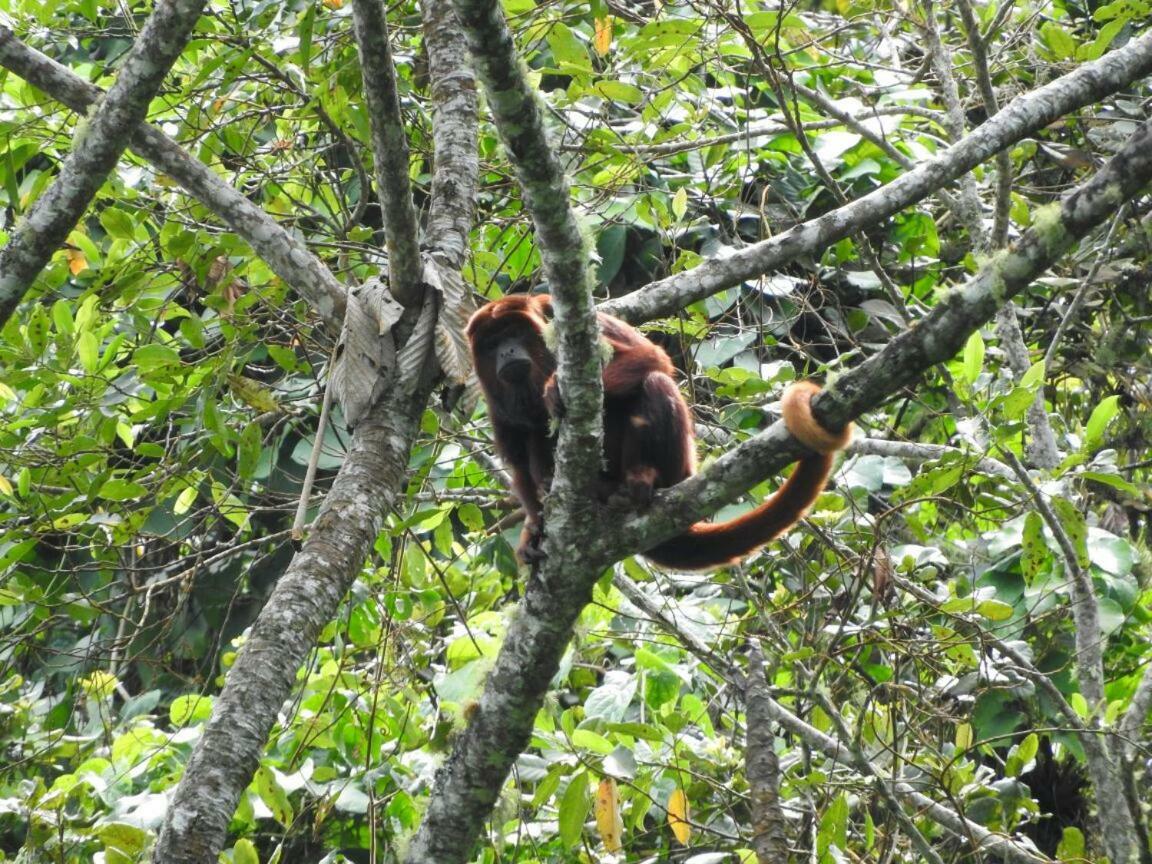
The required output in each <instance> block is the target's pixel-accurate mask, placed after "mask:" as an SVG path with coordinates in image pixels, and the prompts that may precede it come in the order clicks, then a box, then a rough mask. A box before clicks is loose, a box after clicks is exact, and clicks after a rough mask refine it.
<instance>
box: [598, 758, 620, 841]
mask: <svg viewBox="0 0 1152 864" xmlns="http://www.w3.org/2000/svg"><path fill="white" fill-rule="evenodd" d="M596 828H597V829H598V830H599V831H600V839H601V840H602V841H604V848H605V849H606V850H608V852H610V853H612V854H615V853H617V852H619V851H620V849H621V842H620V841H621V836H622V835H623V833H624V820H623V819H622V818H621V817H620V788H619V787H618V786H617V785H616V781H615V780H613V779H612V778H611V777H605V778H604V779H603V780H601V781H600V786H599V787H598V788H597V789H596Z"/></svg>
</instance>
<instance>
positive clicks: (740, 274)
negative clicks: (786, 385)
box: [600, 33, 1152, 322]
mask: <svg viewBox="0 0 1152 864" xmlns="http://www.w3.org/2000/svg"><path fill="white" fill-rule="evenodd" d="M1149 73H1152V33H1146V34H1145V35H1144V36H1142V37H1140V38H1139V39H1134V40H1132V41H1131V42H1129V43H1128V44H1127V45H1125V46H1124V47H1123V48H1119V49H1117V50H1115V51H1112V52H1111V53H1109V54H1106V55H1105V56H1104V57H1102V58H1101V59H1100V60H1097V61H1096V62H1094V63H1086V64H1085V65H1083V66H1080V67H1078V68H1077V69H1076V70H1074V71H1073V72H1070V73H1069V74H1067V75H1065V76H1063V77H1061V78H1058V79H1056V80H1055V81H1053V82H1051V83H1050V84H1047V85H1045V86H1044V87H1041V88H1039V89H1038V90H1035V91H1033V92H1031V93H1029V94H1027V95H1025V96H1021V97H1020V98H1018V99H1016V100H1015V101H1013V102H1012V103H1010V104H1009V105H1008V106H1007V107H1006V108H1005V109H1004V110H1003V111H1001V112H1000V113H999V114H997V115H996V116H995V117H993V118H991V119H989V120H988V121H987V122H986V123H984V124H983V125H982V126H980V127H979V128H978V129H976V130H975V131H973V132H972V134H971V135H968V136H967V137H966V138H964V139H963V140H962V141H960V142H958V143H957V144H956V145H955V146H953V147H950V148H949V149H948V150H946V151H944V152H943V153H941V154H940V155H939V156H938V157H936V158H935V159H931V160H929V161H927V162H924V163H922V164H921V165H920V166H919V167H918V168H916V169H915V170H914V171H910V172H909V173H908V174H905V175H904V176H903V177H901V178H900V179H898V180H894V181H893V182H892V183H890V184H888V185H887V186H884V187H883V188H880V189H877V190H876V191H875V192H871V193H869V194H868V195H865V196H864V197H863V198H860V199H858V200H856V201H853V202H852V203H851V204H847V205H845V206H844V207H840V208H839V209H837V210H833V211H832V212H830V213H826V214H824V215H823V216H821V217H819V218H818V219H813V220H812V221H810V222H805V223H804V224H803V225H797V226H796V227H795V228H793V229H792V230H790V231H787V232H785V233H784V234H780V235H777V236H776V237H772V238H770V239H768V240H763V241H761V242H759V243H756V244H754V245H752V246H749V247H747V248H746V249H741V250H740V251H738V252H736V253H734V254H733V255H730V256H729V257H727V258H723V259H719V258H714V259H710V260H709V261H706V262H705V263H704V264H702V265H700V266H699V267H696V268H694V269H692V270H689V271H687V272H685V273H678V274H676V275H675V276H669V277H668V278H666V279H661V280H660V281H658V282H652V283H650V284H648V285H645V286H644V287H642V288H640V289H638V290H637V291H634V292H632V293H631V294H628V295H626V296H624V297H620V298H617V299H615V300H610V301H608V302H606V303H603V304H601V306H600V308H601V310H602V311H605V312H608V313H610V314H612V315H616V316H619V317H621V318H624V319H625V320H628V321H633V322H636V321H648V320H651V319H652V318H658V317H660V316H662V315H670V314H673V313H675V312H677V311H678V310H680V309H683V308H684V307H685V306H687V305H688V304H689V303H693V302H695V301H697V300H702V299H703V298H705V297H708V296H710V295H712V294H714V293H716V292H717V291H720V290H723V289H725V288H730V287H732V286H734V285H739V284H740V283H741V282H743V281H744V280H746V279H753V278H756V277H758V276H761V275H763V274H764V273H767V272H769V271H771V270H774V269H776V268H777V267H779V266H780V265H782V264H784V263H785V262H787V261H791V260H792V259H794V258H796V257H797V256H800V255H810V254H815V253H818V252H820V251H821V250H823V249H824V248H825V247H827V246H830V245H832V244H833V243H835V242H837V241H839V240H842V239H844V238H845V237H847V236H849V235H850V234H852V233H853V232H855V231H859V230H860V229H861V228H864V227H866V226H868V225H870V224H872V223H875V222H879V221H881V220H883V219H887V218H888V217H890V216H892V215H893V214H894V213H896V212H898V211H900V210H902V209H903V208H905V207H907V206H908V205H909V204H913V203H915V202H917V201H919V200H921V199H923V198H925V197H927V196H928V195H931V194H932V193H933V192H935V191H936V190H937V189H939V188H940V187H942V186H944V185H945V184H947V183H949V182H950V181H952V180H954V179H956V178H957V177H959V176H960V175H961V174H963V173H964V172H966V171H970V170H971V169H972V168H974V167H975V166H977V165H979V164H980V163H981V162H983V161H984V160H985V159H987V158H989V157H991V156H993V155H994V154H995V153H997V152H998V151H999V150H1002V149H1004V148H1005V147H1008V146H1009V145H1011V144H1013V143H1014V142H1016V141H1018V140H1020V139H1021V138H1023V137H1024V136H1026V135H1030V134H1032V133H1034V132H1036V131H1037V130H1039V129H1042V128H1044V127H1045V126H1047V125H1048V124H1049V123H1051V122H1053V121H1054V120H1056V119H1058V118H1059V117H1061V116H1063V115H1065V114H1067V113H1068V112H1070V111H1074V110H1076V109H1077V108H1081V107H1083V106H1085V105H1089V104H1091V103H1093V102H1097V101H1099V100H1101V99H1103V98H1104V97H1105V96H1108V95H1110V94H1112V93H1115V92H1116V91H1117V90H1120V89H1121V88H1123V87H1125V86H1127V85H1128V84H1130V83H1132V82H1133V81H1135V80H1136V79H1138V78H1141V77H1143V76H1145V75H1147V74H1149Z"/></svg>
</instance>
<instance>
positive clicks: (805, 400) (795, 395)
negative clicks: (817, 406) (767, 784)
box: [780, 381, 852, 453]
mask: <svg viewBox="0 0 1152 864" xmlns="http://www.w3.org/2000/svg"><path fill="white" fill-rule="evenodd" d="M820 390H821V387H820V385H819V384H817V383H816V382H814V381H796V382H794V383H792V384H790V385H789V386H788V389H787V390H785V391H784V395H783V396H781V397H780V409H781V411H782V413H783V414H784V425H785V426H787V427H788V431H789V432H791V433H792V434H793V435H794V436H795V437H796V438H798V439H799V440H800V442H801V443H802V444H804V446H805V447H808V448H809V449H812V450H815V451H816V452H817V453H835V452H836V451H837V450H843V449H844V448H845V447H847V446H848V443H849V442H850V441H851V440H852V424H851V423H849V424H848V425H847V426H845V427H844V428H843V429H841V430H839V431H833V430H831V429H826V428H825V427H824V426H821V425H820V423H819V421H817V420H816V418H815V417H813V416H812V397H813V396H815V395H816V394H817V393H819V392H820Z"/></svg>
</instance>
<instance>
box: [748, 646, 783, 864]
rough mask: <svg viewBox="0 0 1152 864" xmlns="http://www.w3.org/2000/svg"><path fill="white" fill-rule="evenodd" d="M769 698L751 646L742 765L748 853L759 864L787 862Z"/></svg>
mask: <svg viewBox="0 0 1152 864" xmlns="http://www.w3.org/2000/svg"><path fill="white" fill-rule="evenodd" d="M771 698H772V697H771V695H770V693H769V690H768V682H767V681H766V680H764V654H763V653H762V652H761V650H760V646H758V645H753V646H752V650H751V653H750V654H749V655H748V676H747V678H746V679H745V682H744V706H745V707H744V714H745V724H744V725H745V729H746V730H747V731H746V732H745V744H744V764H745V766H746V769H745V773H746V774H747V776H748V791H749V811H750V812H751V814H752V851H753V852H755V853H756V860H757V861H758V862H759V864H777V862H780V861H787V860H788V823H787V820H786V819H785V818H784V811H783V810H782V809H781V807H780V759H779V758H778V757H777V756H776V734H775V732H774V730H773V722H772V720H771V719H769V713H768V700H770V699H771Z"/></svg>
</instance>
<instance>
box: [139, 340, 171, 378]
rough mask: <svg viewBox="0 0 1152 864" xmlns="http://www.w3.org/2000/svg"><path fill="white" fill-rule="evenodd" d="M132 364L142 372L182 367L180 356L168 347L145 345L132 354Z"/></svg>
mask: <svg viewBox="0 0 1152 864" xmlns="http://www.w3.org/2000/svg"><path fill="white" fill-rule="evenodd" d="M132 362H133V363H135V364H136V367H137V368H138V369H139V370H140V371H141V372H149V371H151V370H154V369H163V368H164V367H166V366H178V365H180V355H179V354H178V353H177V352H176V351H175V350H173V349H172V348H169V347H168V346H167V345H156V344H151V345H143V346H141V347H139V348H137V349H136V350H135V351H134V352H133V354H132Z"/></svg>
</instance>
